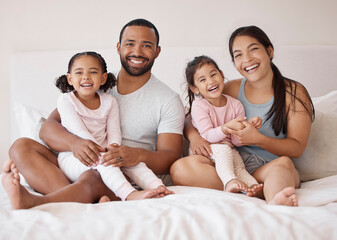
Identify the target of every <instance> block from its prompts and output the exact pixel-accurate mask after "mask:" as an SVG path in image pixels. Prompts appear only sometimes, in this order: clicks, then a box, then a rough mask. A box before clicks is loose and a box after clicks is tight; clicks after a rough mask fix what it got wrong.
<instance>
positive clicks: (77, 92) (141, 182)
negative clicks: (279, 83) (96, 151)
mask: <svg viewBox="0 0 337 240" xmlns="http://www.w3.org/2000/svg"><path fill="white" fill-rule="evenodd" d="M115 83H116V78H115V76H114V75H113V74H112V73H107V67H106V62H105V60H104V59H103V58H102V56H101V55H99V54H98V53H95V52H82V53H77V54H75V55H74V56H73V57H72V58H71V59H70V62H69V64H68V73H67V75H62V76H61V77H59V78H58V79H57V80H56V86H57V87H58V88H59V89H60V90H61V91H62V92H63V94H62V95H61V96H60V97H59V98H58V101H57V109H58V112H59V114H60V117H61V123H62V125H63V126H64V127H65V128H66V129H67V130H68V131H69V132H71V133H73V134H76V135H77V136H79V137H81V138H83V139H88V140H91V141H92V142H94V143H96V144H98V145H99V146H101V147H103V148H106V149H107V150H109V149H112V148H113V147H116V146H117V145H118V146H119V145H120V144H121V141H122V135H121V130H120V122H119V109H118V105H117V101H116V99H115V98H114V97H112V95H111V94H109V93H105V92H106V91H107V90H108V89H110V88H111V87H113V86H114V85H115ZM98 90H101V91H98ZM102 154H104V153H102ZM81 159H89V158H86V157H83V156H82V158H81ZM120 160H121V161H122V159H120ZM58 164H59V167H60V169H61V170H62V171H63V172H64V173H65V175H66V176H67V178H69V180H71V181H72V182H74V181H76V180H77V179H78V177H79V176H80V175H81V174H82V173H83V172H85V171H86V170H88V169H90V168H96V169H97V170H98V172H99V173H100V174H101V177H102V180H103V182H104V183H105V185H106V186H107V187H109V188H110V189H111V190H112V191H113V192H114V193H115V194H116V196H118V197H120V198H121V199H122V200H133V199H143V198H151V197H158V196H164V195H166V194H170V193H172V192H171V191H169V190H168V189H167V188H166V187H165V186H164V185H163V182H162V181H161V180H160V179H159V178H157V176H156V175H155V174H154V173H153V172H152V171H151V170H150V169H149V168H147V166H146V165H145V163H143V162H141V163H139V164H138V165H136V166H134V167H130V168H123V172H124V173H125V174H126V175H128V176H129V177H130V178H131V179H132V180H134V181H135V183H136V184H137V185H138V186H140V187H141V188H143V189H146V190H143V191H137V190H135V189H134V188H133V187H132V185H131V184H130V183H129V182H128V181H127V180H126V178H125V176H124V174H123V172H122V171H121V170H120V169H119V168H117V167H112V166H111V165H110V166H106V164H104V165H102V164H100V162H97V163H95V162H85V160H82V162H81V161H80V160H78V159H77V158H76V157H75V156H74V155H73V153H72V152H61V153H59V155H58Z"/></svg>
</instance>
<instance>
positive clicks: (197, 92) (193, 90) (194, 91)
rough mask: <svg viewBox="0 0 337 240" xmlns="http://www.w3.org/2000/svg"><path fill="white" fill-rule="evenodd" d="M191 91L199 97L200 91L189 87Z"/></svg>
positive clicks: (194, 87)
mask: <svg viewBox="0 0 337 240" xmlns="http://www.w3.org/2000/svg"><path fill="white" fill-rule="evenodd" d="M189 88H190V90H191V91H192V92H193V93H194V94H195V95H199V94H200V91H199V89H198V88H197V87H196V86H189Z"/></svg>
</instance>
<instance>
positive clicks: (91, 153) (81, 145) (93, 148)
mask: <svg viewBox="0 0 337 240" xmlns="http://www.w3.org/2000/svg"><path fill="white" fill-rule="evenodd" d="M71 151H72V152H73V154H74V156H75V157H76V158H77V159H78V160H80V161H81V163H83V164H84V165H85V166H87V167H92V166H97V165H98V161H99V156H100V155H101V152H105V151H106V149H105V148H102V147H101V146H99V145H97V144H96V143H94V142H93V141H91V140H87V139H82V138H78V140H77V141H75V142H74V143H73V145H72V148H71Z"/></svg>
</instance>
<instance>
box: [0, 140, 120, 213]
mask: <svg viewBox="0 0 337 240" xmlns="http://www.w3.org/2000/svg"><path fill="white" fill-rule="evenodd" d="M9 155H10V159H11V160H9V161H7V162H6V164H5V166H4V173H3V175H2V183H3V185H4V187H5V190H6V191H7V193H8V195H9V198H10V201H11V204H12V208H14V209H18V208H30V207H33V206H36V205H40V204H44V203H48V202H61V201H62V202H81V203H94V202H98V201H99V199H100V198H101V197H102V196H107V197H108V198H109V199H111V200H117V198H116V196H115V195H114V193H113V192H112V191H110V189H108V188H107V187H106V186H105V185H104V183H103V182H102V179H101V177H100V174H99V173H98V172H97V171H96V170H88V171H86V172H84V173H83V174H82V175H81V176H80V177H79V179H78V180H77V181H76V182H75V183H73V184H70V182H69V181H68V179H67V178H66V177H65V176H64V174H63V173H62V171H61V170H60V169H59V168H58V165H57V158H56V155H55V154H54V153H52V152H51V151H50V150H49V149H47V148H45V147H44V146H43V145H41V144H39V143H37V142H36V141H34V140H31V139H27V138H22V139H19V140H17V141H16V142H15V143H14V144H13V145H12V147H11V149H10V151H9ZM18 171H19V172H20V173H21V174H22V175H23V176H24V177H25V179H26V180H27V182H28V183H29V185H30V186H31V187H32V188H34V189H35V190H36V191H38V192H40V193H42V194H45V196H36V195H32V194H30V193H29V192H28V191H27V190H26V189H25V188H24V187H23V186H21V185H20V182H19V180H20V178H19V174H18ZM106 199H107V198H105V200H106Z"/></svg>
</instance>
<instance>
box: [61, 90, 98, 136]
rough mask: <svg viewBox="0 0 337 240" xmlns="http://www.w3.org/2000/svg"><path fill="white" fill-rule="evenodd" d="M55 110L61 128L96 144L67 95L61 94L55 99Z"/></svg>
mask: <svg viewBox="0 0 337 240" xmlns="http://www.w3.org/2000/svg"><path fill="white" fill-rule="evenodd" d="M57 110H58V112H59V114H60V117H61V124H62V126H64V127H65V128H66V129H67V130H68V131H69V132H71V133H72V134H75V135H76V136H79V137H80V138H83V139H88V140H91V141H93V142H95V143H97V142H96V140H95V138H94V137H93V136H92V135H91V133H90V132H89V130H88V129H87V128H86V126H85V125H84V123H83V121H82V119H81V117H80V116H79V114H78V113H77V111H76V109H75V106H74V104H73V103H72V102H71V100H70V97H69V95H68V94H62V95H61V96H60V97H59V98H58V99H57Z"/></svg>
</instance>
